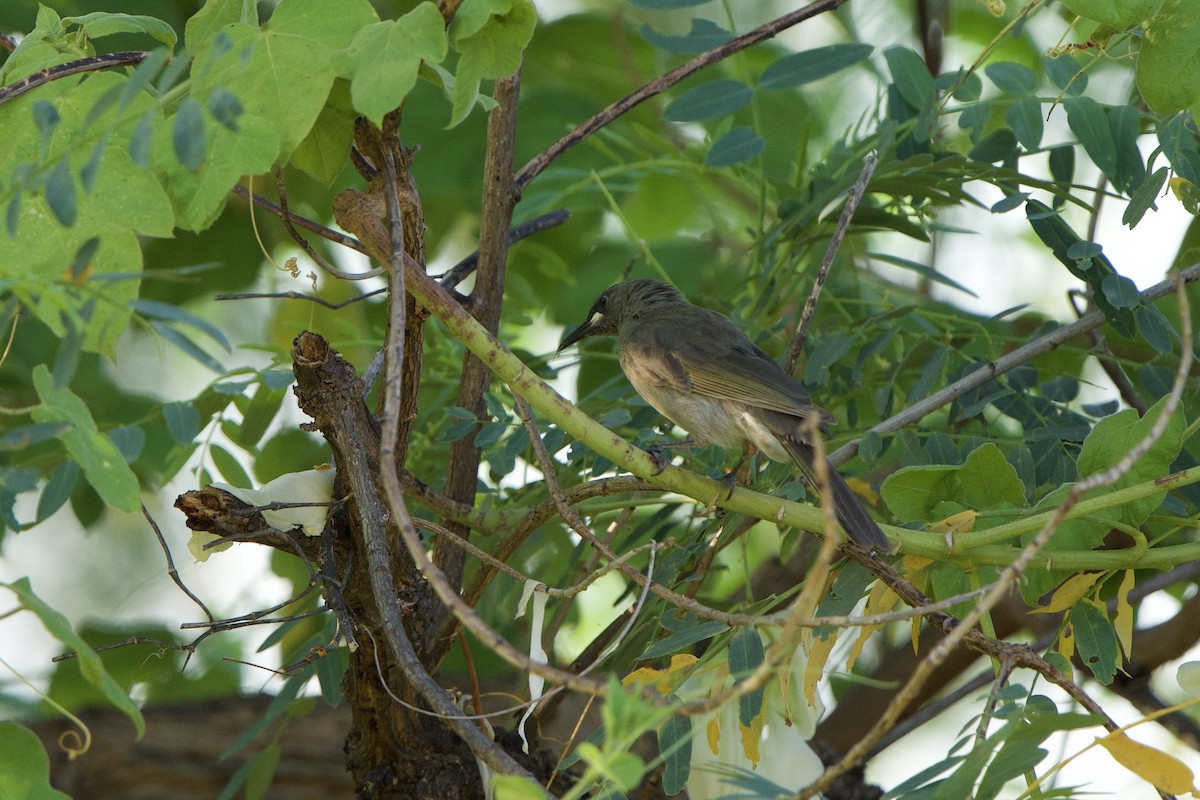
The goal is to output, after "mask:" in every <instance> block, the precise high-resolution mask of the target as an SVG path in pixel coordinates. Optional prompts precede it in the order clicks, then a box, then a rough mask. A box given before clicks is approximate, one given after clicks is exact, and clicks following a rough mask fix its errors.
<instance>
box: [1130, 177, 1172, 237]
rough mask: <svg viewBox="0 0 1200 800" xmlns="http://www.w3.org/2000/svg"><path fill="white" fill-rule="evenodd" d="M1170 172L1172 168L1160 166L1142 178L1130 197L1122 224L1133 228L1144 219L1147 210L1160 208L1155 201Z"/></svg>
mask: <svg viewBox="0 0 1200 800" xmlns="http://www.w3.org/2000/svg"><path fill="white" fill-rule="evenodd" d="M1170 172H1171V170H1170V169H1168V168H1167V167H1159V168H1158V169H1156V170H1155V171H1154V172H1152V173H1150V174H1149V175H1147V176H1146V177H1145V178H1144V179H1143V180H1142V182H1141V183H1140V184H1139V185H1138V187H1137V190H1136V191H1134V193H1133V195H1132V196H1131V197H1130V198H1129V205H1128V206H1126V207H1125V213H1124V214H1123V215H1121V223H1122V224H1124V225H1128V226H1129V227H1130V228H1133V227H1134V226H1136V225H1137V224H1138V223H1139V222H1141V221H1142V217H1144V216H1145V215H1146V212H1147V211H1149V210H1150V209H1152V208H1153V209H1154V210H1156V211H1157V210H1158V206H1157V205H1155V204H1154V201H1155V200H1157V199H1158V195H1159V192H1161V191H1162V189H1163V186H1165V185H1166V183H1167V175H1169V174H1170Z"/></svg>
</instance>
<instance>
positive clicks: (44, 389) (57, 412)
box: [32, 364, 141, 511]
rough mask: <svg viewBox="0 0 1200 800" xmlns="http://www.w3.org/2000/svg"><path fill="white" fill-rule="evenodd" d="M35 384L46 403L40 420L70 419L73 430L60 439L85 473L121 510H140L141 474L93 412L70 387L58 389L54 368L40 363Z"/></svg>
mask: <svg viewBox="0 0 1200 800" xmlns="http://www.w3.org/2000/svg"><path fill="white" fill-rule="evenodd" d="M33 385H34V388H35V389H36V391H37V394H38V399H39V400H41V402H42V405H40V406H38V407H37V408H35V409H34V410H33V412H32V416H33V418H34V419H35V420H36V421H38V422H67V423H70V424H71V429H70V430H69V431H67V432H65V433H63V434H62V435H61V436H60V437H59V438H60V439H61V440H62V442H63V445H64V446H65V447H66V448H67V452H68V453H70V454H71V457H72V458H73V459H75V461H77V462H78V463H79V466H80V467H82V468H83V474H84V476H85V477H86V478H87V481H88V483H89V484H91V485H92V488H94V489H95V490H96V493H97V494H99V495H100V497H101V499H102V500H104V502H105V503H107V504H108V505H110V506H112V507H113V508H117V509H119V510H121V511H137V510H138V508H139V507H140V505H141V497H140V495H139V490H138V480H137V476H135V475H134V474H133V471H132V470H130V469H129V466H128V465H127V464H126V463H125V459H124V458H123V457H122V456H121V453H120V451H119V450H117V446H116V445H114V444H113V443H112V441H111V440H110V439H109V438H108V437H107V436H105V435H103V434H102V433H100V431H99V430H97V428H96V423H95V422H94V421H93V420H92V415H91V412H89V411H88V408H87V406H86V405H85V404H84V402H83V401H82V400H80V399H79V398H78V397H76V396H75V395H74V394H73V393H72V392H71V390H70V389H67V388H55V387H54V386H53V385H52V382H51V378H50V370H48V369H47V368H46V365H45V364H38V365H37V366H36V367H34V370H33Z"/></svg>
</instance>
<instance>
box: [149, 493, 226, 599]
mask: <svg viewBox="0 0 1200 800" xmlns="http://www.w3.org/2000/svg"><path fill="white" fill-rule="evenodd" d="M142 516H143V517H145V518H146V521H147V522H149V523H150V528H151V529H152V530H153V531H154V535H155V536H156V537H157V538H158V546H159V547H161V548H162V551H163V557H164V558H166V559H167V574H168V575H170V576H171V580H172V581H174V583H175V585H176V586H178V587H179V591H181V592H183V593H184V594H186V595H187V596H188V598H189V599H191V601H192V602H193V603H195V604H196V605H198V606H200V610H201V611H203V612H204V616H206V617H208V621H209V622H213V621H215V620H216V617H214V616H213V613H212V612H211V611H209V610H208V606H206V605H204V601H203V600H201V599H200V598H199V597H197V596H196V595H195V594H193V593H192V590H191V589H189V588H187V586H186V585H184V583H183V579H182V578H180V577H179V570H177V569H175V559H173V558H172V557H171V548H169V547H167V540H166V538H164V537H163V535H162V531H161V530H159V529H158V523H157V522H155V521H154V517H152V516H151V515H150V510H149V509H148V508H146V504H145V503H142Z"/></svg>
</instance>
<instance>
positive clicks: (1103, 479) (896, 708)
mask: <svg viewBox="0 0 1200 800" xmlns="http://www.w3.org/2000/svg"><path fill="white" fill-rule="evenodd" d="M1174 285H1175V291H1176V296H1177V297H1178V300H1179V315H1180V327H1181V329H1182V331H1181V333H1182V336H1181V338H1182V340H1183V342H1184V343H1185V345H1184V346H1183V347H1181V348H1180V350H1181V353H1180V358H1179V367H1178V369H1177V370H1176V373H1175V383H1174V385H1173V386H1172V387H1171V392H1170V394H1169V395H1168V396H1167V401H1166V403H1165V405H1164V406H1163V409H1162V411H1161V412H1160V413H1159V415H1158V418H1157V419H1155V420H1154V424H1153V425H1152V426H1151V428H1150V431H1149V432H1148V433H1147V434H1146V436H1145V437H1143V438H1142V440H1141V441H1139V442H1138V443H1137V444H1136V445H1134V446H1133V447H1132V448H1131V449H1130V450H1129V452H1127V453H1126V454H1125V456H1124V457H1123V458H1121V460H1120V461H1119V462H1118V463H1117V464H1115V465H1114V466H1113V467H1111V468H1110V469H1108V470H1105V471H1103V472H1097V473H1094V474H1092V475H1089V476H1088V477H1086V478H1083V479H1082V480H1080V481H1078V482H1077V483H1075V485H1073V486H1072V487H1071V489H1070V491H1069V492H1068V493H1067V496H1066V498H1064V500H1063V501H1062V503H1060V504H1059V506H1058V507H1057V509H1056V510H1055V513H1054V514H1053V515H1052V516H1051V517H1050V519H1048V520H1047V521H1046V524H1045V525H1043V526H1042V529H1041V530H1040V531H1039V532H1038V533H1037V535H1036V536H1034V537H1033V538H1032V539H1031V540H1030V542H1029V543H1028V544H1027V545H1026V546H1025V547H1024V548H1023V549H1022V550H1021V552H1020V553H1019V554H1018V555H1017V557H1016V558H1015V559H1014V560H1013V562H1012V563H1011V564H1010V565H1009V566H1007V567H1005V568H1004V570H1002V571H1001V572H1000V575H999V576H998V577H997V579H996V582H995V583H993V584H992V586H991V588H990V589H989V590H988V592H987V594H985V595H984V596H983V597H982V598H980V600H979V602H978V603H977V604H976V605H975V607H974V608H972V609H971V610H970V611H968V612H967V613H966V615H965V616H964V617H963V619H962V620H961V621H960V622H958V623H957V624H955V626H954V627H953V629H951V630H950V631H949V632H948V633H947V635H946V636H945V638H943V639H942V640H941V641H939V642H938V643H937V645H936V646H935V647H934V648H933V650H932V651H930V653H929V655H928V656H926V657H925V658H924V659H922V660H921V661H920V662H919V663H918V664H917V667H916V669H915V670H913V673H912V675H911V676H910V677H909V679H908V681H907V682H906V683H905V685H904V686H902V687H901V688H900V690H899V691H898V692H897V693H896V694H895V695H894V696H893V697H892V700H891V701H890V702H889V703H888V705H887V707H886V708H885V709H884V711H883V713H882V714H881V715H880V717H879V719H878V720H877V721H876V723H875V724H874V725H873V726H872V727H871V729H870V730H869V731H868V732H867V734H866V735H865V736H863V737H862V739H860V740H859V741H858V742H856V743H855V744H854V746H853V747H851V748H850V750H849V751H848V752H847V753H846V755H845V756H844V757H843V758H842V759H841V760H840V761H839V762H838V763H836V764H834V765H832V766H830V767H828V768H827V769H826V770H825V771H824V772H823V773H822V774H821V777H820V778H818V779H817V780H816V781H814V782H813V783H812V784H810V785H809V786H807V787H805V788H804V789H802V790H800V791H799V792H797V793H796V795H795V798H796V800H804V799H805V798H809V797H813V796H815V795H817V794H819V793H820V792H823V791H824V790H825V789H827V788H828V787H829V786H830V785H831V784H832V783H833V781H834V780H836V779H837V778H838V777H839V776H841V775H843V774H844V773H845V772H846V771H847V770H849V769H851V768H852V767H853V766H854V765H856V764H858V763H860V761H861V760H862V759H863V758H865V757H866V754H867V753H868V752H870V751H871V749H872V748H873V747H874V745H875V744H876V743H877V742H878V741H879V739H880V738H882V736H883V734H884V733H886V732H887V730H888V728H890V727H892V726H893V725H895V723H896V721H897V720H898V719H899V717H900V714H901V713H902V712H903V710H904V709H905V708H906V707H907V706H908V705H909V704H910V703H911V702H912V701H913V699H914V698H915V697H916V695H917V693H918V691H919V690H920V688H921V687H922V686H923V685H924V684H925V682H926V681H927V680H928V679H929V677H930V675H931V674H932V673H933V670H934V669H936V668H937V667H938V666H940V665H941V664H942V663H943V662H944V661H945V660H946V658H947V657H948V656H949V654H950V652H951V651H952V650H953V649H954V648H955V647H957V646H958V644H959V643H960V642H962V641H963V639H964V638H966V637H967V635H968V634H969V633H971V631H972V629H973V628H974V626H975V625H976V624H977V623H978V622H979V621H980V619H982V617H983V616H984V614H986V613H988V612H989V611H990V610H991V609H992V607H994V606H995V605H996V604H997V603H998V602H1000V600H1001V599H1002V598H1003V597H1004V596H1005V594H1006V593H1007V592H1008V591H1009V590H1010V589H1011V588H1012V586H1013V584H1014V583H1015V582H1016V581H1017V580H1018V579H1019V578H1020V576H1021V575H1022V574H1023V573H1024V571H1025V570H1026V568H1028V567H1029V565H1030V564H1031V563H1032V562H1033V560H1034V558H1036V557H1037V554H1038V553H1039V552H1040V551H1041V549H1042V548H1043V547H1045V546H1046V544H1047V543H1048V542H1049V541H1050V537H1051V536H1052V535H1053V534H1054V532H1055V531H1057V530H1058V526H1059V525H1060V524H1061V523H1062V522H1063V520H1064V519H1065V518H1066V515H1067V512H1068V511H1070V510H1071V508H1072V506H1074V505H1075V504H1076V503H1077V502H1079V499H1080V498H1081V497H1083V495H1084V494H1086V493H1087V492H1090V491H1092V490H1094V489H1097V488H1100V487H1102V486H1110V485H1112V484H1113V483H1115V482H1116V481H1117V480H1119V479H1120V478H1121V477H1122V476H1123V475H1125V474H1127V473H1128V472H1129V471H1130V470H1131V469H1133V466H1134V464H1136V463H1137V461H1138V460H1139V459H1140V458H1141V457H1142V456H1143V455H1145V454H1146V453H1147V452H1149V450H1150V448H1151V447H1152V446H1153V445H1154V443H1155V442H1157V441H1158V440H1159V439H1160V438H1161V437H1162V435H1163V433H1164V432H1165V431H1166V429H1167V424H1168V422H1170V420H1171V418H1172V417H1173V416H1174V414H1175V412H1176V410H1177V408H1178V406H1179V400H1180V397H1182V395H1183V390H1184V388H1185V387H1186V385H1187V377H1188V373H1189V371H1190V370H1191V365H1192V348H1191V347H1190V343H1191V341H1192V320H1191V316H1190V314H1191V310H1190V307H1189V303H1188V298H1187V292H1186V291H1185V290H1184V280H1183V276H1182V275H1181V274H1180V273H1176V274H1175V275H1174ZM1040 671H1041V672H1042V674H1043V675H1045V676H1046V678H1047V679H1048V680H1050V681H1051V682H1053V683H1054V684H1055V685H1057V686H1059V687H1060V688H1062V689H1064V690H1065V691H1066V692H1067V693H1068V694H1070V695H1071V697H1073V698H1075V699H1076V700H1078V701H1079V702H1080V703H1081V704H1082V705H1083V706H1084V708H1086V709H1087V710H1088V711H1090V712H1092V713H1093V714H1096V715H1097V716H1099V717H1100V718H1101V719H1102V720H1103V721H1104V727H1105V728H1106V729H1107V730H1109V731H1115V730H1117V729H1118V726H1117V724H1116V723H1115V722H1114V721H1113V720H1112V719H1111V718H1109V716H1108V715H1107V714H1105V713H1104V710H1103V709H1101V708H1100V706H1099V705H1097V704H1096V702H1095V701H1094V700H1092V698H1091V697H1089V696H1088V695H1087V694H1086V693H1085V692H1084V691H1083V690H1082V689H1081V688H1080V687H1079V686H1078V685H1077V684H1075V683H1074V682H1073V681H1071V680H1070V679H1069V678H1067V677H1066V676H1065V675H1063V674H1062V673H1061V672H1059V670H1058V669H1056V668H1054V667H1053V666H1052V665H1050V664H1049V663H1046V665H1045V669H1044V670H1040Z"/></svg>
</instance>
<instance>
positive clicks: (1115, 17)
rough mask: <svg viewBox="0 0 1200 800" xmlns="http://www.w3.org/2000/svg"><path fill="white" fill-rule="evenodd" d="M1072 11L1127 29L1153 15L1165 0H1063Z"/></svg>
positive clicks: (1065, 5) (1117, 27) (1114, 26)
mask: <svg viewBox="0 0 1200 800" xmlns="http://www.w3.org/2000/svg"><path fill="white" fill-rule="evenodd" d="M1061 2H1062V4H1063V6H1064V7H1066V8H1067V9H1069V10H1070V11H1071V13H1073V14H1078V15H1079V16H1081V17H1085V18H1087V19H1093V20H1095V21H1096V22H1100V23H1103V24H1105V25H1109V26H1111V27H1113V28H1116V29H1117V30H1125V29H1126V28H1132V27H1133V26H1134V25H1139V24H1141V23H1142V22H1145V21H1146V20H1148V19H1150V18H1151V17H1153V16H1154V15H1155V14H1157V13H1158V10H1159V9H1160V8H1162V5H1163V0H1061Z"/></svg>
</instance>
